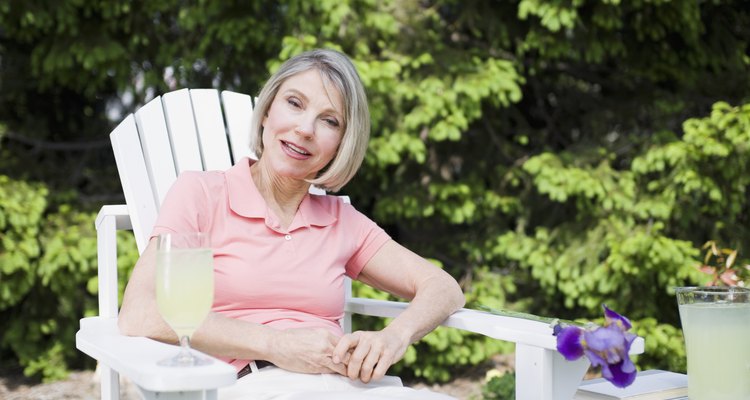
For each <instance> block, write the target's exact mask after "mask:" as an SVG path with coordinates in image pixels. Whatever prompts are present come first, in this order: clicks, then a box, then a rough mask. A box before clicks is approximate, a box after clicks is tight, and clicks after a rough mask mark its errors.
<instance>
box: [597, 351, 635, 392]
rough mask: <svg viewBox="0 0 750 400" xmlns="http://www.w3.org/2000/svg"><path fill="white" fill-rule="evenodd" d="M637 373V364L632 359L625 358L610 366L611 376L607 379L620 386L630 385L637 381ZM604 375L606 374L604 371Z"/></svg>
mask: <svg viewBox="0 0 750 400" xmlns="http://www.w3.org/2000/svg"><path fill="white" fill-rule="evenodd" d="M637 373H638V372H637V371H636V370H635V366H634V365H633V363H632V362H631V361H630V359H629V358H625V359H624V360H622V361H621V362H619V363H617V364H612V365H610V366H609V375H610V377H609V378H607V377H605V379H607V380H608V381H610V382H612V384H613V385H615V386H617V387H619V388H624V387H627V386H630V384H631V383H633V381H635V376H636V375H637ZM602 376H604V374H603V373H602Z"/></svg>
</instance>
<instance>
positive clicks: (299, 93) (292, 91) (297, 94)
mask: <svg viewBox="0 0 750 400" xmlns="http://www.w3.org/2000/svg"><path fill="white" fill-rule="evenodd" d="M284 94H292V95H295V96H297V97H301V98H302V100H308V98H307V96H305V94H304V93H302V92H300V91H299V90H297V89H295V88H289V89H286V90H284Z"/></svg>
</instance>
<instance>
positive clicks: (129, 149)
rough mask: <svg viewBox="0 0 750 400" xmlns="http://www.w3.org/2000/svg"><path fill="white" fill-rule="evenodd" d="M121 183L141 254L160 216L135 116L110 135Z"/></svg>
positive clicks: (122, 123)
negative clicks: (158, 215) (148, 233)
mask: <svg viewBox="0 0 750 400" xmlns="http://www.w3.org/2000/svg"><path fill="white" fill-rule="evenodd" d="M110 141H111V142H112V150H113V152H114V154H115V162H116V164H117V170H118V171H119V172H120V174H119V175H120V184H121V185H122V189H123V193H124V194H125V202H126V203H127V205H128V212H129V213H130V220H131V223H132V226H133V233H134V235H135V241H136V244H137V246H138V251H139V252H143V250H145V249H146V240H147V239H146V234H145V232H150V231H151V229H152V228H153V225H154V222H155V221H156V215H157V204H156V198H157V196H156V194H155V193H154V188H153V187H152V186H151V183H150V182H151V179H150V178H149V174H148V168H147V166H146V160H145V157H144V151H143V149H142V147H141V141H140V138H139V135H138V129H137V127H136V123H135V117H134V116H133V115H129V116H128V117H127V118H125V120H123V121H122V122H121V123H120V124H119V125H118V126H117V128H115V130H114V131H112V134H110Z"/></svg>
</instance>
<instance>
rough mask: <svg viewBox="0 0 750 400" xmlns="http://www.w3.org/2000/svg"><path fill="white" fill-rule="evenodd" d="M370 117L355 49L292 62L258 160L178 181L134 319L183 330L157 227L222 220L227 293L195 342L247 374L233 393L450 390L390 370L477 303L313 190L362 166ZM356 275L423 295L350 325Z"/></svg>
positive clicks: (258, 117) (206, 225)
mask: <svg viewBox="0 0 750 400" xmlns="http://www.w3.org/2000/svg"><path fill="white" fill-rule="evenodd" d="M369 118H370V117H369V111H368V107H367V98H366V96H365V92H364V88H363V87H362V84H361V81H360V78H359V76H358V74H357V72H356V69H355V68H354V66H353V65H352V63H351V61H349V59H348V58H347V57H346V56H344V55H343V54H341V53H338V52H335V51H331V50H315V51H311V52H307V53H304V54H301V55H299V56H297V57H294V58H292V59H290V60H289V61H287V62H286V63H284V64H283V65H282V66H281V68H280V69H279V71H278V72H276V73H275V74H274V75H273V76H272V77H271V78H270V79H269V81H268V82H267V83H266V85H265V86H264V88H263V90H262V91H261V93H260V96H259V98H258V101H257V105H256V107H255V110H254V113H253V122H252V126H251V137H252V141H253V147H254V150H255V152H256V154H257V155H258V156H259V158H258V161H252V160H249V159H243V160H240V161H239V162H238V163H237V164H236V165H235V166H234V167H232V168H230V169H229V170H227V171H222V172H218V171H213V172H185V173H182V174H181V175H180V176H179V178H178V180H177V181H176V182H175V184H174V185H173V187H172V188H171V189H170V192H169V194H168V195H167V197H166V198H165V200H164V203H163V204H162V206H161V210H160V214H159V217H158V219H157V222H156V225H155V227H154V230H153V232H152V240H151V242H150V243H149V245H148V247H147V248H146V250H145V251H144V253H143V255H142V256H141V258H140V260H139V261H138V263H137V264H136V267H135V269H134V270H133V274H132V276H131V278H130V281H129V283H128V286H127V289H126V291H125V296H124V298H123V305H122V309H121V311H120V318H119V326H120V329H121V331H122V332H123V333H124V334H127V335H138V336H148V337H151V338H154V339H157V340H161V341H165V342H176V339H177V338H176V335H175V334H174V332H173V331H172V329H171V328H170V327H169V326H168V325H167V324H166V323H165V322H164V321H163V319H162V318H161V316H160V315H159V313H158V311H157V306H156V301H155V289H154V269H155V262H154V258H155V257H154V252H155V240H154V237H155V236H157V235H159V234H161V233H166V232H181V231H201V232H209V233H210V235H211V240H212V247H213V251H214V275H215V299H214V305H213V308H212V312H211V313H210V314H209V316H208V317H207V318H206V320H205V321H204V323H203V324H202V326H201V327H200V328H199V329H198V330H197V331H196V333H195V334H194V335H193V340H192V345H193V347H195V348H197V349H200V350H202V351H204V352H206V353H209V354H212V355H215V356H217V357H221V358H223V359H225V360H227V362H229V363H231V364H233V365H234V366H235V367H236V368H237V369H238V371H239V372H240V375H244V376H243V377H242V378H240V379H239V381H238V383H237V384H236V385H234V386H233V387H231V388H229V389H227V390H223V391H221V392H220V396H221V397H222V398H230V397H231V398H235V397H241V396H242V395H247V396H250V397H249V398H294V396H298V397H297V398H308V399H309V398H312V396H313V395H312V394H311V392H314V391H318V390H321V387H324V388H325V389H326V392H324V393H321V395H322V396H324V397H325V398H335V397H334V395H333V392H348V393H346V394H344V395H342V396H343V397H341V398H347V399H352V398H370V397H372V396H376V395H382V394H384V393H385V394H387V395H388V396H391V397H390V398H410V397H408V396H414V397H411V398H420V399H424V398H431V397H429V396H434V398H446V396H443V395H439V394H435V393H424V392H423V391H420V392H419V393H417V392H416V391H413V390H411V389H406V388H401V387H394V385H395V386H400V381H398V379H397V378H395V380H394V379H393V378H390V377H389V378H387V379H382V378H383V377H384V376H385V374H386V371H387V370H388V368H389V367H390V366H391V365H392V364H394V363H395V362H397V361H398V360H400V359H401V358H402V357H403V355H404V352H405V351H406V349H407V347H408V346H409V345H410V344H411V343H414V342H415V341H417V340H419V339H421V338H422V337H423V336H424V335H426V334H427V333H428V332H430V331H431V330H433V329H434V328H435V327H436V326H438V325H439V324H440V323H441V322H442V321H443V320H445V318H447V317H448V316H449V315H450V314H451V313H453V312H454V311H455V310H457V309H458V308H460V307H462V306H463V304H464V296H463V294H462V292H461V290H460V288H459V287H458V284H457V283H456V281H455V280H454V279H453V278H451V277H450V276H449V275H448V274H446V273H445V272H443V271H442V270H440V269H439V268H437V267H435V266H434V265H432V264H431V263H429V262H427V261H426V260H424V259H423V258H421V257H419V256H417V255H416V254H414V253H412V252H411V251H409V250H407V249H406V248H404V247H402V246H400V245H399V244H397V243H395V242H394V241H393V240H391V239H390V238H389V237H388V235H387V234H386V233H385V232H384V231H383V230H382V229H381V228H380V227H378V226H377V225H376V224H375V223H374V222H372V221H371V220H370V219H368V218H367V217H365V216H364V215H363V214H361V213H359V212H358V211H356V210H355V209H354V208H353V207H352V206H350V205H348V204H344V203H343V202H342V201H341V199H340V198H338V197H336V196H317V195H310V194H309V193H308V190H309V187H310V185H316V186H318V187H321V188H324V189H326V190H329V191H338V190H339V189H340V188H341V187H342V186H344V185H345V184H346V183H347V182H348V181H349V180H350V179H351V178H352V177H353V176H354V174H355V173H356V171H357V169H358V168H359V166H360V164H361V163H362V159H363V158H364V154H365V152H366V148H367V141H368V138H369V131H370V124H369ZM344 275H347V276H350V277H352V278H354V279H358V280H360V281H362V282H364V283H366V284H368V285H371V286H373V287H376V288H379V289H382V290H386V291H388V292H390V293H393V294H395V295H397V296H400V297H402V298H405V299H408V300H410V301H411V302H410V305H409V306H408V308H407V309H406V310H405V311H404V312H403V314H402V315H401V316H399V317H398V318H395V319H394V320H393V321H392V322H391V323H390V324H389V325H388V326H387V327H386V328H384V329H383V330H381V331H377V332H354V333H351V334H346V335H344V334H343V332H342V330H341V328H340V326H339V320H340V319H341V318H342V316H343V306H344V303H343V299H344V294H343V293H344V292H343V290H344V289H343V280H344ZM261 360H262V361H261ZM268 365H270V367H267V368H262V369H260V370H258V369H257V368H258V367H259V366H260V367H263V366H268ZM248 371H251V372H252V373H249V374H247V375H245V374H246V373H247V372H248ZM352 391H357V392H360V393H359V394H358V396H360V397H354V394H352V393H351V392H352ZM274 396H282V397H274ZM283 396H285V397H283ZM368 396H370V397H368ZM403 396H407V397H403ZM321 398H322V397H321ZM379 398H382V397H379Z"/></svg>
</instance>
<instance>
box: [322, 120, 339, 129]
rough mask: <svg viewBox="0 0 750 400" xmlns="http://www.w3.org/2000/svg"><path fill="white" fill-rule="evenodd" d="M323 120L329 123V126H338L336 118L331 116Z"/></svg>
mask: <svg viewBox="0 0 750 400" xmlns="http://www.w3.org/2000/svg"><path fill="white" fill-rule="evenodd" d="M323 121H325V123H326V124H328V125H330V126H332V127H334V128H338V126H339V121H337V120H335V119H333V118H324V119H323Z"/></svg>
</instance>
